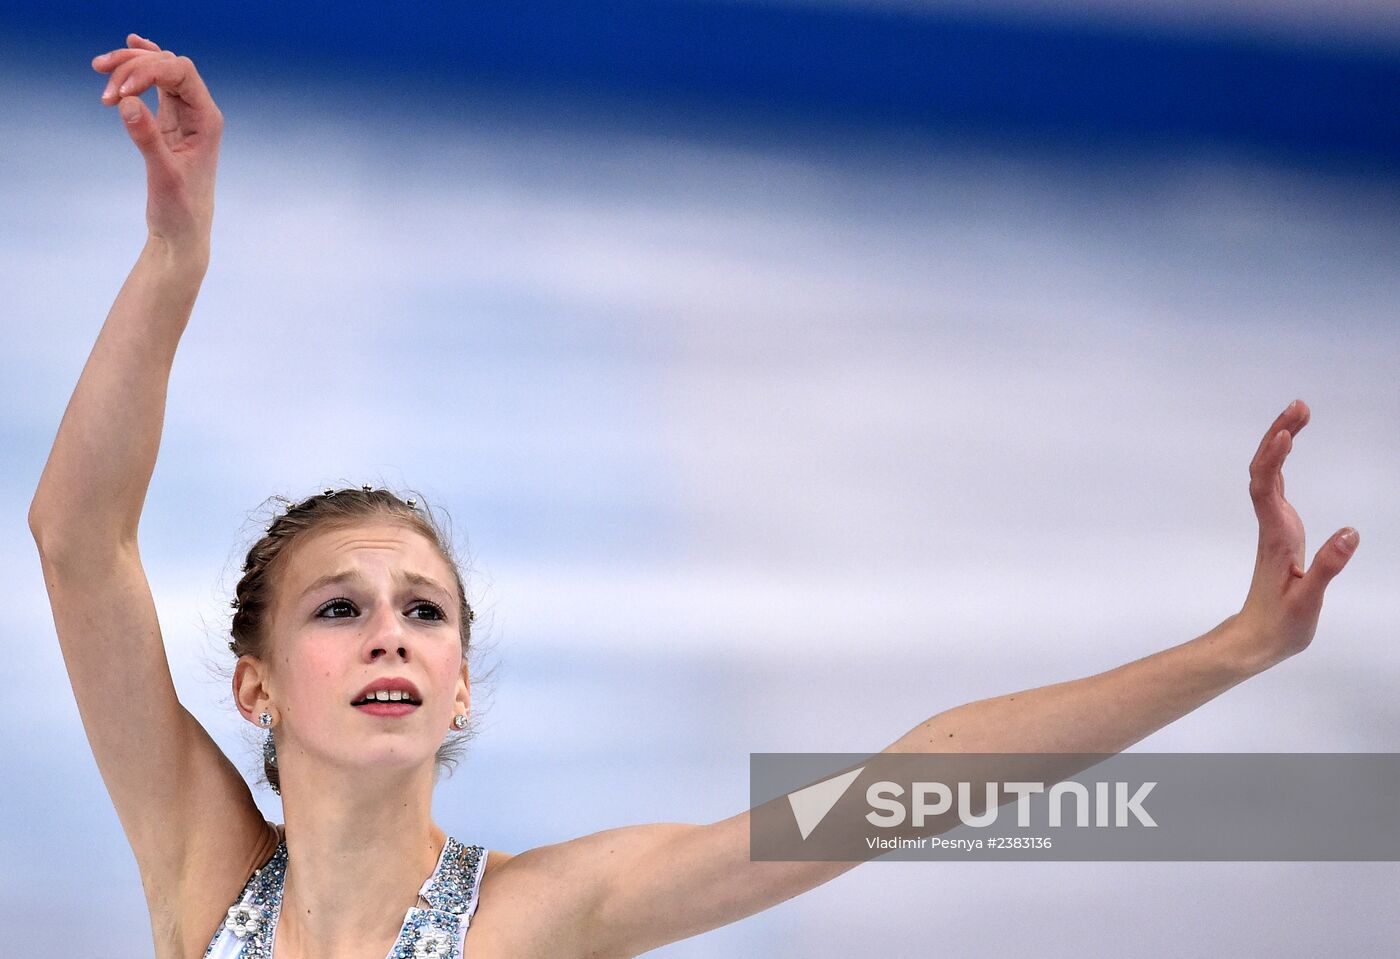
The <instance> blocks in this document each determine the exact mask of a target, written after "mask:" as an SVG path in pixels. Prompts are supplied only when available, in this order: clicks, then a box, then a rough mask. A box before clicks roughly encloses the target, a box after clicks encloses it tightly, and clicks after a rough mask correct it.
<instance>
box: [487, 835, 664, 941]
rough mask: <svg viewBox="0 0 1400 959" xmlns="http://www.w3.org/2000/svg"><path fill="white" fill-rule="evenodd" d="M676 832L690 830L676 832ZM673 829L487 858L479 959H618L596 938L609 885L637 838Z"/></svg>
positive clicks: (583, 839)
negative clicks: (493, 958)
mask: <svg viewBox="0 0 1400 959" xmlns="http://www.w3.org/2000/svg"><path fill="white" fill-rule="evenodd" d="M677 828H680V829H685V828H691V827H686V826H680V825H678V826H677ZM670 829H671V827H670V825H669V824H657V825H656V826H642V827H637V826H630V827H622V828H618V829H608V830H603V831H601V832H596V833H590V834H589V835H585V836H580V837H577V838H573V839H568V840H564V841H561V842H557V843H550V844H548V845H542V846H536V847H534V848H531V849H527V850H525V851H523V852H519V853H509V852H503V851H499V850H494V849H493V850H490V851H488V853H487V855H486V869H485V871H484V872H483V873H482V877H481V891H480V897H481V898H480V902H479V905H478V908H477V914H476V916H475V917H474V918H473V920H472V924H471V929H472V931H471V933H470V935H471V937H472V948H473V949H474V950H475V954H476V955H478V956H482V957H487V956H496V955H503V956H504V955H509V956H512V957H516V959H525V957H536V956H539V957H550V959H560V957H589V959H621V957H623V956H625V955H628V953H626V952H620V951H613V950H611V949H610V947H607V946H605V944H604V943H603V941H602V937H600V936H599V929H598V923H599V919H600V916H601V915H602V907H603V905H604V902H605V897H606V895H607V894H608V892H609V883H610V882H611V881H613V878H615V876H616V875H617V873H618V870H619V867H621V866H623V864H624V862H625V861H626V860H627V859H628V858H629V855H628V852H629V848H630V847H631V846H632V844H634V843H635V842H637V841H638V838H639V836H649V837H651V838H652V839H653V840H654V839H655V838H656V837H657V836H658V834H661V833H669V832H670Z"/></svg>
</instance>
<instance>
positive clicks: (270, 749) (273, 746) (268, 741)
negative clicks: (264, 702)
mask: <svg viewBox="0 0 1400 959" xmlns="http://www.w3.org/2000/svg"><path fill="white" fill-rule="evenodd" d="M258 725H260V726H262V727H263V728H265V729H267V737H266V738H264V739H263V762H264V763H266V764H267V765H269V766H272V767H274V768H275V767H276V766H277V743H275V742H274V741H273V739H272V728H271V727H272V713H269V712H268V711H267V710H263V712H262V714H261V715H259V716H258ZM267 784H268V785H269V786H271V787H272V791H273V792H275V793H276V794H277V795H279V796H280V795H282V789H281V787H280V786H278V785H277V783H276V782H274V781H273V780H272V779H271V778H270V777H269V779H268V782H267Z"/></svg>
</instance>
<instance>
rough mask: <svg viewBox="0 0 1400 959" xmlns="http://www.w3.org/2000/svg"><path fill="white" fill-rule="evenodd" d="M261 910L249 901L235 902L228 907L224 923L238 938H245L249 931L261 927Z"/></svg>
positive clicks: (252, 931)
mask: <svg viewBox="0 0 1400 959" xmlns="http://www.w3.org/2000/svg"><path fill="white" fill-rule="evenodd" d="M262 922H263V911H262V910H261V909H259V908H258V907H257V906H254V905H252V904H251V903H242V902H240V903H236V904H234V905H232V906H229V907H228V918H227V919H225V920H224V925H225V926H226V927H227V928H228V929H229V930H230V931H232V932H233V934H234V935H235V936H237V937H238V938H239V939H246V938H248V935H249V934H250V933H254V932H257V931H258V929H259V928H261V927H262Z"/></svg>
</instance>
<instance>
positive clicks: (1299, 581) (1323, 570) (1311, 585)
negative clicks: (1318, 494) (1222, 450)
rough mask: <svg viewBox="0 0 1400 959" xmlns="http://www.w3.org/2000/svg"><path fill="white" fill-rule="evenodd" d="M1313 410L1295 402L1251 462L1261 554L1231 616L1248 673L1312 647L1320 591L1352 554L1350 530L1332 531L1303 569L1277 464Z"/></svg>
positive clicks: (1298, 531)
mask: <svg viewBox="0 0 1400 959" xmlns="http://www.w3.org/2000/svg"><path fill="white" fill-rule="evenodd" d="M1310 416H1311V411H1310V410H1309V409H1308V406H1307V404H1306V403H1304V402H1303V401H1302V400H1294V401H1293V402H1292V403H1291V404H1289V406H1288V408H1287V409H1286V410H1284V411H1283V412H1282V413H1280V414H1279V416H1278V418H1277V419H1275V420H1274V423H1273V425H1272V426H1270V427H1269V431H1268V432H1267V433H1265V434H1264V439H1263V440H1262V441H1261V442H1260V444H1259V449H1258V451H1257V452H1256V453H1255V454H1254V460H1253V461H1252V462H1251V463H1250V464H1249V495H1250V498H1251V499H1253V500H1254V513H1255V515H1256V516H1257V517H1258V518H1259V552H1258V555H1257V556H1256V558H1255V562H1254V580H1253V582H1251V583H1250V586H1249V596H1248V597H1247V598H1246V599H1245V602H1244V608H1243V609H1241V610H1240V612H1239V613H1238V614H1237V615H1236V616H1235V617H1234V619H1235V622H1236V625H1238V626H1240V627H1242V628H1241V629H1239V630H1238V631H1237V635H1238V636H1239V637H1240V639H1239V642H1241V643H1243V644H1245V647H1246V648H1244V649H1242V650H1241V653H1242V654H1243V655H1244V657H1245V659H1244V661H1245V662H1246V664H1247V665H1248V666H1249V668H1250V669H1251V670H1252V671H1257V670H1263V669H1268V668H1269V667H1270V666H1273V665H1275V664H1276V663H1279V662H1282V661H1283V660H1285V659H1287V658H1288V657H1290V656H1293V655H1295V654H1297V653H1301V652H1302V651H1303V650H1305V649H1307V648H1308V644H1309V643H1311V642H1312V638H1313V634H1314V633H1315V632H1316V631H1317V620H1318V616H1319V614H1320V613H1321V612H1322V594H1323V591H1324V590H1326V589H1327V584H1328V583H1330V582H1331V581H1332V578H1333V577H1334V576H1336V575H1337V574H1338V573H1340V572H1341V571H1342V567H1344V566H1346V564H1347V561H1348V560H1349V559H1351V556H1352V553H1353V552H1355V550H1356V544H1357V542H1358V541H1359V536H1358V534H1357V532H1356V530H1354V529H1352V528H1351V527H1350V526H1344V527H1343V528H1342V529H1340V530H1338V531H1337V532H1336V533H1334V534H1333V535H1332V536H1331V537H1329V538H1328V540H1327V542H1326V543H1324V544H1323V545H1322V548H1321V549H1319V550H1318V551H1317V555H1315V556H1314V557H1313V563H1312V566H1311V567H1309V568H1308V570H1307V571H1306V572H1304V571H1303V562H1304V559H1305V555H1304V552H1303V543H1304V541H1303V521H1302V520H1300V519H1299V518H1298V513H1297V511H1296V510H1294V509H1293V507H1292V506H1290V505H1289V503H1288V500H1286V499H1284V498H1283V471H1282V467H1283V461H1284V459H1285V458H1286V457H1287V456H1288V453H1289V451H1290V450H1291V449H1292V448H1293V437H1295V436H1297V435H1298V432H1299V431H1300V430H1302V428H1303V427H1304V426H1306V425H1307V424H1308V418H1309V417H1310Z"/></svg>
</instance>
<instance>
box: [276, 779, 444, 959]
mask: <svg viewBox="0 0 1400 959" xmlns="http://www.w3.org/2000/svg"><path fill="white" fill-rule="evenodd" d="M432 771H433V770H432V766H431V765H429V766H427V767H426V768H425V770H424V771H423V772H422V773H415V774H413V775H411V776H409V777H408V778H407V779H405V778H404V776H403V775H402V773H400V772H395V773H393V774H392V775H384V776H382V777H375V776H373V775H366V774H363V773H359V774H353V775H349V776H347V775H346V774H345V773H343V772H337V773H334V774H329V775H328V774H326V773H325V772H324V771H322V772H321V774H320V775H317V776H315V778H314V779H313V778H312V777H310V776H305V778H303V776H297V775H296V774H293V777H292V780H291V781H290V782H283V783H282V785H281V788H282V800H283V811H284V814H285V816H286V839H287V875H286V881H285V886H284V892H283V897H282V912H281V917H280V919H279V920H278V923H277V936H276V945H277V946H278V947H279V948H278V950H277V953H278V955H277V959H283V957H293V956H294V957H296V959H318V957H321V956H332V955H335V956H347V955H348V956H356V955H367V956H369V957H371V959H379V957H382V956H384V955H385V954H386V953H388V951H389V949H390V947H391V946H392V945H393V943H394V939H395V937H396V936H397V934H398V932H399V929H400V927H401V925H402V923H403V919H404V913H405V912H406V911H407V910H408V908H409V907H410V906H413V905H415V904H418V890H419V888H420V887H421V886H422V885H423V882H424V880H426V879H427V878H428V876H430V875H431V874H432V872H433V867H434V866H436V865H437V861H438V857H439V856H440V855H441V854H442V849H443V846H444V844H445V843H446V842H447V835H446V833H444V832H443V831H442V830H441V829H439V828H438V827H437V825H436V824H435V823H434V822H433V821H432V791H433V781H432ZM301 772H302V773H303V775H305V774H306V773H308V772H309V771H308V770H305V769H303V770H302V771H301ZM337 779H338V780H340V781H335V780H337ZM328 780H330V781H328ZM381 941H382V942H381ZM381 945H382V948H380V946H381ZM375 949H378V952H375Z"/></svg>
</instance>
